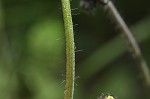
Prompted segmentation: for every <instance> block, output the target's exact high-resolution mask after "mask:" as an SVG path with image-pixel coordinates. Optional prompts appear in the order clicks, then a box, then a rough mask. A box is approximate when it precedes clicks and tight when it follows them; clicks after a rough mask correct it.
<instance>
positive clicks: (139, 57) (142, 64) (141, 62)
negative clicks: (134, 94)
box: [101, 0, 150, 87]
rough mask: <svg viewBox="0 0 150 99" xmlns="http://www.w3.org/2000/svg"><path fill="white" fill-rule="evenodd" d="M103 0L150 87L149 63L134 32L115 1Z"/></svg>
mask: <svg viewBox="0 0 150 99" xmlns="http://www.w3.org/2000/svg"><path fill="white" fill-rule="evenodd" d="M102 1H103V4H104V5H105V8H106V10H107V11H108V12H109V13H110V15H109V16H110V17H112V18H113V19H114V20H115V22H116V24H117V25H118V26H119V29H120V30H121V31H122V32H123V35H124V36H125V38H126V41H127V42H128V44H129V48H130V50H131V53H132V55H133V57H134V59H135V61H136V63H137V65H138V66H139V68H140V71H141V74H142V75H143V78H144V82H145V83H146V85H147V86H148V87H150V72H149V68H148V65H147V63H146V61H145V59H144V57H143V54H142V53H141V50H140V47H139V45H138V43H137V41H136V40H135V38H134V36H133V34H132V32H131V31H130V29H129V28H128V26H127V25H126V23H125V21H124V20H123V18H122V17H121V16H120V14H119V12H118V11H117V9H116V7H115V6H114V4H113V2H112V1H111V0H101V2H102Z"/></svg>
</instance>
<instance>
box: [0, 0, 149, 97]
mask: <svg viewBox="0 0 150 99" xmlns="http://www.w3.org/2000/svg"><path fill="white" fill-rule="evenodd" d="M113 1H114V3H115V5H116V6H117V8H118V9H119V12H120V13H121V15H122V16H123V17H124V19H125V21H126V22H127V24H128V25H129V26H130V27H131V29H132V31H133V32H134V35H135V37H136V39H137V40H138V42H139V44H140V47H141V49H142V52H143V54H144V56H145V58H146V60H147V62H148V64H149V65H150V46H149V43H150V1H149V0H143V1H141V0H124V1H123V0H113ZM71 7H72V9H75V8H79V0H72V1H71ZM78 13H79V14H78ZM72 14H73V23H74V24H75V26H74V33H75V43H76V51H77V52H76V76H77V79H76V81H75V82H76V85H77V86H75V99H96V98H97V97H99V96H100V95H101V94H102V93H110V94H113V95H115V96H116V97H117V98H118V99H144V98H146V99H149V98H150V97H148V95H147V93H146V90H145V89H146V86H144V84H143V82H142V77H141V75H140V73H139V71H138V68H137V67H136V65H135V63H134V60H133V59H132V56H131V55H130V53H128V51H127V49H128V48H127V46H126V43H125V41H124V38H123V37H121V35H120V32H119V31H118V30H117V29H116V26H115V24H114V23H113V19H109V16H108V14H107V13H105V12H104V11H103V10H102V7H98V8H97V10H96V12H94V14H85V13H83V12H82V11H81V10H80V8H79V9H76V10H72ZM76 24H77V25H76ZM64 34H65V33H64V27H63V18H62V10H61V1H59V0H0V53H1V54H0V99H62V98H63V95H64V91H65V89H64V86H65V82H64V80H65V35H64ZM79 50H82V51H79ZM78 76H79V78H78Z"/></svg>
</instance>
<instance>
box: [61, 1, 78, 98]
mask: <svg viewBox="0 0 150 99" xmlns="http://www.w3.org/2000/svg"><path fill="white" fill-rule="evenodd" d="M61 1H62V10H63V16H64V26H65V33H66V58H67V59H66V91H65V96H64V99H73V94H74V76H75V46H74V34H73V23H72V16H71V9H70V1H69V0H61Z"/></svg>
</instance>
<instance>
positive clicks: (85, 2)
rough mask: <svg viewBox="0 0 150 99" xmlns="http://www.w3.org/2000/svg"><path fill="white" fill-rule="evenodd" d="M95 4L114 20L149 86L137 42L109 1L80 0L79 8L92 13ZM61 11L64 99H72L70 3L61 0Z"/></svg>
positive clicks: (72, 35) (105, 98)
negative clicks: (63, 36)
mask: <svg viewBox="0 0 150 99" xmlns="http://www.w3.org/2000/svg"><path fill="white" fill-rule="evenodd" d="M97 3H99V4H101V5H104V8H105V9H106V10H107V11H108V12H109V13H110V15H109V16H110V17H111V18H112V19H113V20H115V22H116V25H118V26H119V29H120V30H121V31H122V32H123V35H124V36H125V38H126V41H127V43H128V44H129V46H128V47H129V49H131V54H132V55H133V58H134V60H135V61H136V62H137V65H138V66H139V68H140V69H141V74H142V75H143V77H144V82H145V83H146V84H147V86H148V87H149V86H150V74H149V69H148V66H147V63H146V61H145V59H144V57H143V55H142V53H141V50H140V48H139V46H138V43H137V41H136V40H135V38H134V36H133V35H132V32H131V31H130V29H129V28H128V26H127V25H126V23H125V22H124V20H123V18H122V17H121V16H120V14H119V12H118V11H117V9H116V7H115V6H114V4H113V2H112V1H111V0H81V3H80V6H82V8H83V9H85V10H86V11H92V10H93V9H95V7H96V5H97ZM62 9H63V16H64V25H65V33H66V57H67V58H66V59H67V61H66V91H65V97H64V99H73V94H74V76H75V51H74V34H73V24H72V17H71V10H70V1H69V0H62ZM99 99H115V98H114V97H113V96H111V95H107V96H102V97H100V98H99Z"/></svg>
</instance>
